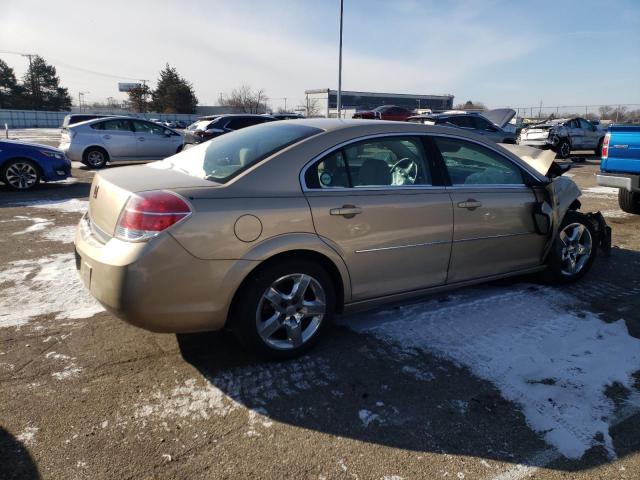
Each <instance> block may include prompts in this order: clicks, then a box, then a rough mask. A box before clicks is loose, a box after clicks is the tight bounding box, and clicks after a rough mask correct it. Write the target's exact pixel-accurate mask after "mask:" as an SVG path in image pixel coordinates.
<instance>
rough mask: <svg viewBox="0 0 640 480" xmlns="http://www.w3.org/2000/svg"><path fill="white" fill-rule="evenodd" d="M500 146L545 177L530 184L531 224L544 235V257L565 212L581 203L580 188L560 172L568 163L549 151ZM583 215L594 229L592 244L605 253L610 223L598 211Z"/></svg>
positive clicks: (608, 244)
mask: <svg viewBox="0 0 640 480" xmlns="http://www.w3.org/2000/svg"><path fill="white" fill-rule="evenodd" d="M502 147H504V148H506V149H507V150H509V151H510V152H512V153H514V154H515V155H517V156H518V157H519V158H520V159H521V160H522V161H523V162H525V163H526V164H527V165H529V166H530V167H531V168H533V169H534V170H535V171H536V172H538V173H540V174H542V175H544V176H545V177H546V178H547V181H545V182H536V183H535V184H532V185H531V187H532V189H533V192H534V195H535V196H536V205H535V207H534V212H533V218H534V224H535V227H536V230H537V232H538V233H539V234H541V235H545V236H547V239H548V240H547V243H546V244H545V248H544V253H543V258H545V257H546V256H547V255H548V254H549V251H550V250H551V247H552V245H553V241H554V239H555V238H556V237H557V235H558V232H559V229H560V226H561V224H562V221H563V220H564V217H565V215H566V214H567V212H568V211H570V210H576V211H578V210H579V209H580V207H581V206H582V204H581V203H580V200H579V197H580V196H581V195H582V192H581V191H580V188H578V185H576V183H575V182H574V181H573V180H571V179H570V178H568V177H564V176H563V174H565V173H566V172H567V171H569V170H570V169H571V164H562V163H558V162H556V161H555V154H554V153H553V152H551V151H549V150H540V149H538V148H533V147H528V146H524V145H505V144H503V145H502ZM583 213H584V212H583ZM584 215H586V216H587V218H588V219H589V221H590V222H591V224H592V225H593V229H594V231H595V232H596V237H597V238H596V245H597V246H598V247H599V248H600V249H601V250H602V251H603V253H604V254H605V255H608V254H609V253H610V251H611V227H609V226H608V225H607V223H606V221H605V219H604V217H603V216H602V213H600V212H599V211H598V212H588V213H584Z"/></svg>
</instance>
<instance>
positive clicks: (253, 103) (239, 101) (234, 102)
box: [220, 84, 269, 113]
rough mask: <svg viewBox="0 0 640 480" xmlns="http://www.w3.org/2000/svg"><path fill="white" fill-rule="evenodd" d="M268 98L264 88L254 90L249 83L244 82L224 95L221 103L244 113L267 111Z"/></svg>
mask: <svg viewBox="0 0 640 480" xmlns="http://www.w3.org/2000/svg"><path fill="white" fill-rule="evenodd" d="M268 100H269V98H268V97H267V95H266V93H265V91H264V89H263V88H261V89H259V90H253V89H252V88H251V87H250V86H249V85H247V84H243V85H241V86H240V87H238V88H234V89H233V90H232V91H231V93H230V94H225V95H223V97H222V101H221V102H220V104H221V105H223V106H225V107H231V108H233V109H236V110H238V111H240V112H242V113H265V112H266V111H267V101H268Z"/></svg>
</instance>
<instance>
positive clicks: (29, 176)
mask: <svg viewBox="0 0 640 480" xmlns="http://www.w3.org/2000/svg"><path fill="white" fill-rule="evenodd" d="M5 178H6V180H7V182H8V183H9V185H11V186H12V187H13V188H16V189H19V190H26V189H28V188H31V187H33V186H34V185H35V184H36V183H37V182H38V172H37V170H36V169H35V167H34V166H33V165H32V164H30V163H28V162H15V163H12V164H11V165H9V167H8V168H7V170H6V172H5Z"/></svg>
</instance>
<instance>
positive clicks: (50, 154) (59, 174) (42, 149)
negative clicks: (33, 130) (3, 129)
mask: <svg viewBox="0 0 640 480" xmlns="http://www.w3.org/2000/svg"><path fill="white" fill-rule="evenodd" d="M70 176H71V161H70V160H69V159H68V158H67V157H66V156H65V154H64V152H63V151H62V150H58V149H57V148H53V147H48V146H46V145H38V144H36V143H24V142H17V141H14V140H0V182H3V183H4V184H5V185H7V186H8V187H9V188H12V189H14V190H29V189H30V188H33V187H35V186H36V185H38V183H39V182H40V180H42V181H44V182H54V181H56V180H64V179H65V178H67V177H70Z"/></svg>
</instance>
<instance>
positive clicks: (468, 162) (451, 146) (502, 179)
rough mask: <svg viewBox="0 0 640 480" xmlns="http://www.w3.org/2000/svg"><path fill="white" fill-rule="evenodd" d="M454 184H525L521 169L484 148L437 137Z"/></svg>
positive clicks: (462, 141) (464, 141) (461, 141)
mask: <svg viewBox="0 0 640 480" xmlns="http://www.w3.org/2000/svg"><path fill="white" fill-rule="evenodd" d="M435 142H436V145H437V147H438V149H439V150H440V153H441V155H442V158H443V160H444V163H445V165H446V166H447V171H448V172H449V178H450V179H451V183H453V185H522V184H523V183H524V181H523V178H522V172H521V171H520V168H519V167H518V166H517V165H516V164H514V163H513V162H511V161H510V160H509V159H507V158H505V157H503V156H502V155H500V154H498V153H497V152H494V151H493V150H490V149H488V148H486V147H483V146H482V145H478V144H476V143H472V142H468V141H466V140H461V139H456V138H442V137H435Z"/></svg>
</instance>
